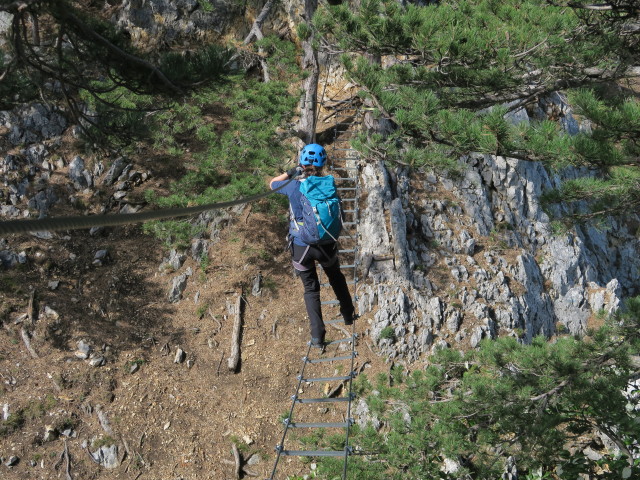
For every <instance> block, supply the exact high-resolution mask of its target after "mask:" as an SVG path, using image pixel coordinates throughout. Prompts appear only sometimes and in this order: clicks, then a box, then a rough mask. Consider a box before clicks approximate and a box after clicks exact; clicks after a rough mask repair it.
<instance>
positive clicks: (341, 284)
mask: <svg viewBox="0 0 640 480" xmlns="http://www.w3.org/2000/svg"><path fill="white" fill-rule="evenodd" d="M316 262H318V263H319V264H320V265H321V266H322V269H323V270H324V272H325V273H326V274H327V277H328V278H329V284H330V285H331V288H332V289H333V293H335V295H336V298H337V299H338V301H339V302H340V313H341V314H342V316H343V317H344V318H345V319H350V318H352V317H353V315H354V312H355V308H354V306H353V301H352V299H351V292H349V287H348V286H347V281H346V279H345V278H344V275H343V273H342V272H341V271H340V261H339V260H338V246H337V245H336V244H335V243H331V244H329V245H322V246H308V247H302V246H300V245H296V244H293V266H294V268H295V269H296V271H297V272H298V274H299V275H300V280H302V285H303V286H304V304H305V306H306V307H307V315H308V316H309V321H310V323H311V337H312V338H316V339H319V340H321V341H324V335H325V328H324V322H323V321H322V309H321V305H320V281H319V279H318V272H317V271H316Z"/></svg>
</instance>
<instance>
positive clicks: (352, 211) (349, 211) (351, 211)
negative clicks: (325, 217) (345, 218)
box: [342, 209, 358, 213]
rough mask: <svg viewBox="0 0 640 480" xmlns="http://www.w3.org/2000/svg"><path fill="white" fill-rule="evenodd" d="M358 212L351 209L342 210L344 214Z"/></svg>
mask: <svg viewBox="0 0 640 480" xmlns="http://www.w3.org/2000/svg"><path fill="white" fill-rule="evenodd" d="M357 211H358V210H356V209H349V210H342V213H356V212H357Z"/></svg>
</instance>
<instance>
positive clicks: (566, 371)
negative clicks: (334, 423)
mask: <svg viewBox="0 0 640 480" xmlns="http://www.w3.org/2000/svg"><path fill="white" fill-rule="evenodd" d="M639 332H640V297H636V298H632V299H629V300H628V301H627V303H626V309H625V311H624V312H620V313H617V314H615V315H613V317H612V318H610V319H608V320H607V321H606V322H605V324H604V325H603V326H602V327H600V328H598V329H596V330H592V331H589V332H588V335H587V336H586V337H585V338H584V339H578V338H574V337H573V336H559V337H557V338H556V339H555V341H553V342H549V341H548V340H547V339H546V338H543V337H538V338H534V339H533V340H532V343H531V344H528V345H527V344H523V343H521V342H520V341H518V340H517V339H515V338H511V337H508V338H500V339H498V340H487V341H484V342H483V343H481V345H480V347H479V348H478V349H477V350H472V351H469V352H467V353H462V352H459V351H456V350H451V349H441V350H439V351H438V352H436V354H435V355H434V356H433V357H432V358H431V360H430V364H429V365H428V366H426V367H425V368H424V369H422V370H415V371H413V372H411V373H410V374H408V375H406V376H405V375H404V374H401V375H398V374H394V373H393V372H392V374H391V375H390V376H388V375H383V376H381V377H380V378H378V381H377V383H376V384H375V386H374V385H372V384H371V383H370V382H369V381H368V380H367V379H361V380H359V385H360V386H361V387H364V388H359V389H358V391H359V395H360V398H363V399H365V400H366V402H367V404H368V406H369V410H370V414H371V415H373V416H374V417H376V418H378V419H379V420H380V421H382V423H383V427H382V428H381V429H380V430H375V429H373V428H372V427H371V426H368V427H364V428H359V429H356V432H355V436H354V439H353V442H352V444H353V445H356V446H357V449H359V452H360V453H361V456H355V457H351V458H352V459H353V462H352V461H351V459H350V467H349V468H350V472H351V471H353V472H360V471H361V470H362V469H364V468H365V467H364V465H365V462H366V465H375V468H372V469H370V470H366V472H367V473H366V474H364V476H363V477H357V476H356V477H355V478H367V479H368V480H378V479H380V480H382V479H401V478H402V479H416V480H417V479H425V478H430V479H431V478H434V479H435V478H443V479H444V478H449V479H459V478H467V479H470V480H471V479H495V478H502V474H503V473H504V471H505V465H506V462H507V459H508V458H509V457H513V458H515V459H516V464H517V468H518V473H519V474H520V475H522V476H523V478H562V479H567V480H569V479H577V478H580V475H587V476H591V478H603V479H614V478H615V479H620V478H638V476H639V475H640V462H639V461H638V459H637V453H638V449H639V448H640V445H639V444H638V439H637V412H638V409H640V398H639V397H638V395H637V392H636V393H635V394H633V393H628V392H629V391H630V389H629V385H630V381H631V380H633V379H634V378H635V375H637V364H635V363H634V362H633V360H632V357H633V356H637V355H638V353H640V333H639ZM598 434H599V435H603V436H605V437H607V438H608V439H609V441H610V442H611V443H612V444H614V445H616V448H617V452H616V451H615V450H612V449H608V450H607V449H604V451H603V452H601V453H603V457H602V459H600V460H594V459H590V458H588V457H587V456H586V455H585V454H584V453H583V450H584V449H585V448H586V447H587V446H591V447H593V444H592V443H591V442H592V441H593V438H594V436H596V435H598ZM634 451H635V454H634V453H633V452H634ZM634 455H635V456H636V458H635V460H634V458H632V457H633V456H634ZM363 457H364V458H363ZM372 462H373V463H372ZM445 463H447V464H448V465H449V466H450V468H449V469H448V470H447V469H446V468H445V467H444V466H445ZM452 467H454V468H452ZM337 468H338V466H337V465H335V464H332V463H325V462H323V463H322V464H321V466H320V472H321V473H322V474H323V475H325V478H333V475H336V474H337V472H338V470H336V469H337ZM362 471H365V470H362ZM596 472H598V473H597V477H593V475H596ZM538 474H539V475H541V476H540V477H534V475H538ZM544 475H548V477H544Z"/></svg>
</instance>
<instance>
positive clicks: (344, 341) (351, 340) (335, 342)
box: [326, 337, 353, 378]
mask: <svg viewBox="0 0 640 480" xmlns="http://www.w3.org/2000/svg"><path fill="white" fill-rule="evenodd" d="M346 342H353V337H347V338H341V339H340V340H333V341H331V342H329V343H327V344H326V345H327V346H329V345H335V344H337V343H346ZM347 378H349V377H347Z"/></svg>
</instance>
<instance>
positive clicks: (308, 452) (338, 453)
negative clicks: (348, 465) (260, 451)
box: [280, 450, 348, 457]
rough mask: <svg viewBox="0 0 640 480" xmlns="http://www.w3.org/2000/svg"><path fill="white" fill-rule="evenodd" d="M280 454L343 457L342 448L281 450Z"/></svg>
mask: <svg viewBox="0 0 640 480" xmlns="http://www.w3.org/2000/svg"><path fill="white" fill-rule="evenodd" d="M280 455H286V456H289V457H344V456H345V455H348V454H347V453H345V451H344V450H282V451H281V452H280Z"/></svg>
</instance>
